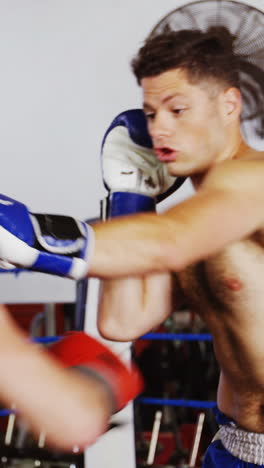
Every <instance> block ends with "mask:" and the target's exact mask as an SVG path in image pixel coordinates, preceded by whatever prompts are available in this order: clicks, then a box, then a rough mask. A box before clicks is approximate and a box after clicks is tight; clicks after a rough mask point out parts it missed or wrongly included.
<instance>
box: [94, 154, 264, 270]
mask: <svg viewBox="0 0 264 468" xmlns="http://www.w3.org/2000/svg"><path fill="white" fill-rule="evenodd" d="M263 178H264V161H263V159H259V160H243V161H228V162H226V163H222V164H220V165H219V166H217V167H215V168H214V169H213V170H211V171H210V173H209V174H208V176H207V178H206V180H205V181H204V183H203V185H202V187H201V188H200V190H199V191H198V192H197V194H196V195H194V196H193V197H191V198H189V199H188V200H186V201H184V202H183V203H181V204H179V205H177V206H175V207H174V208H172V209H170V210H168V211H167V212H165V213H163V214H159V215H156V214H139V215H135V216H129V217H124V218H122V219H114V220H112V221H111V222H106V223H99V224H98V225H94V230H95V254H94V256H93V258H92V261H91V265H90V269H89V275H90V276H97V277H102V278H117V277H121V276H131V275H146V274H149V273H160V272H167V271H174V272H178V271H180V270H182V269H183V268H185V267H186V266H187V265H189V264H192V263H194V262H196V261H199V260H201V259H204V258H206V257H208V256H210V255H212V254H214V253H216V252H218V251H219V250H221V249H222V248H224V247H225V246H226V245H228V244H229V243H232V242H234V241H236V240H239V239H242V238H244V237H246V236H248V235H250V234H251V233H253V232H255V231H257V230H258V229H260V228H261V227H262V226H263V223H264V211H263V206H264V190H263Z"/></svg>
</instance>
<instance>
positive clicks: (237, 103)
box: [220, 87, 242, 123]
mask: <svg viewBox="0 0 264 468" xmlns="http://www.w3.org/2000/svg"><path fill="white" fill-rule="evenodd" d="M220 100H221V111H222V115H223V117H224V121H225V122H226V123H230V122H233V121H236V120H238V119H239V117H240V114H241V110H242V97H241V92H240V91H239V89H238V88H235V87H230V88H227V89H225V90H224V91H223V92H222V93H221V96H220Z"/></svg>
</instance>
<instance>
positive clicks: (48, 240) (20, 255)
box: [0, 195, 93, 279]
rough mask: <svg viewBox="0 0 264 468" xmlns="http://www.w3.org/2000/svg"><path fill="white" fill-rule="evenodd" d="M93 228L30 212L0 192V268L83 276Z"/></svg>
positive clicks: (63, 217)
mask: <svg viewBox="0 0 264 468" xmlns="http://www.w3.org/2000/svg"><path fill="white" fill-rule="evenodd" d="M92 247H93V230H92V228H91V227H90V226H88V225H87V224H85V223H83V222H79V221H77V220H75V219H74V218H71V217H69V216H57V215H47V214H35V213H30V212H29V211H28V209H27V207H26V206H25V205H23V204H22V203H20V202H18V201H16V200H13V199H12V198H9V197H7V196H5V195H0V268H2V269H4V270H9V271H12V270H16V269H17V268H26V269H30V270H34V271H40V272H44V273H50V274H53V275H58V276H66V277H69V278H73V279H80V278H83V277H84V276H85V275H86V274H87V271H88V264H89V258H90V254H91V252H92Z"/></svg>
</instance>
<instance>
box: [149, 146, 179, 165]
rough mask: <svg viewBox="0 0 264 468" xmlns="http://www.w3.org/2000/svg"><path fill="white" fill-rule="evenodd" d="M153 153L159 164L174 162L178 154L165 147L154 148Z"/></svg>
mask: <svg viewBox="0 0 264 468" xmlns="http://www.w3.org/2000/svg"><path fill="white" fill-rule="evenodd" d="M154 152H155V154H156V156H157V159H158V160H159V161H161V162H170V161H175V159H177V154H178V151H176V150H174V149H172V148H169V147H167V146H163V147H154Z"/></svg>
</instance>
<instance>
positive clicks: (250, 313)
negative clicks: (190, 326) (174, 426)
mask: <svg viewBox="0 0 264 468" xmlns="http://www.w3.org/2000/svg"><path fill="white" fill-rule="evenodd" d="M141 85H142V88H143V94H144V109H145V113H146V117H147V121H148V129H149V133H150V135H151V137H152V140H153V145H154V147H156V148H157V156H158V157H159V158H160V157H161V156H162V148H166V151H164V160H165V159H166V158H167V155H168V148H170V149H171V154H174V156H175V157H174V159H172V160H169V159H170V158H168V160H167V161H166V162H164V163H165V164H167V166H168V169H169V172H170V173H171V174H172V175H176V176H190V177H191V180H192V182H193V184H194V187H195V189H196V194H195V195H194V196H193V197H191V198H190V199H188V200H186V201H184V202H182V203H180V204H179V205H177V206H175V207H173V208H170V209H169V210H168V211H167V212H165V213H163V214H162V215H159V216H156V218H155V215H139V216H137V217H132V218H131V219H128V218H127V220H126V223H124V224H122V223H120V221H118V220H117V221H116V226H119V228H120V232H122V235H123V244H125V247H126V248H125V249H124V250H125V251H126V253H124V252H123V255H125V256H126V272H127V274H128V275H129V274H130V278H129V277H127V278H122V279H121V280H118V279H116V280H115V279H112V280H110V281H109V282H108V280H107V281H106V280H105V281H104V287H103V293H102V301H101V307H100V314H99V327H100V329H101V331H102V333H103V334H104V335H105V336H108V337H110V338H112V339H122V337H123V339H124V340H125V339H134V338H136V337H137V336H139V335H140V334H142V333H144V332H146V331H147V330H151V329H152V328H153V327H155V326H157V325H158V324H159V323H161V321H162V320H164V319H165V318H166V317H167V316H168V315H169V313H170V312H171V311H172V310H175V309H176V308H177V306H178V305H179V304H180V303H181V301H184V303H188V304H189V306H190V307H191V308H192V310H193V311H196V313H198V314H199V315H200V316H201V317H202V318H203V320H204V321H205V322H206V324H207V326H208V328H209V331H210V332H211V333H212V335H213V338H214V347H215V353H216V357H217V360H218V362H219V365H220V368H221V376H220V382H219V388H218V405H219V407H220V409H221V410H222V411H223V412H224V413H226V414H227V415H228V416H230V417H231V418H233V419H234V420H235V421H237V423H238V424H239V425H240V426H241V427H243V428H245V429H248V430H250V431H254V432H264V417H263V416H264V410H263V408H264V367H263V361H264V341H263V329H264V314H263V308H264V293H263V277H264V211H263V206H264V190H263V180H264V153H263V152H257V151H255V150H253V149H252V148H250V147H249V146H248V145H247V144H246V143H245V142H244V140H243V137H242V135H241V132H240V120H239V118H240V112H241V97H240V93H239V91H238V90H237V89H235V88H227V89H218V88H217V86H218V85H217V84H216V83H210V82H209V83H208V82H207V83H201V85H197V84H196V85H195V84H191V83H190V82H189V81H188V80H187V77H186V75H185V73H184V71H183V70H177V69H173V70H170V71H168V72H165V73H162V74H160V75H157V76H155V77H150V78H143V79H142V81H141ZM165 153H166V154H165ZM116 230H117V231H119V229H116ZM97 233H98V242H100V227H99V229H98V231H96V234H97ZM109 234H110V239H111V235H112V236H113V237H114V236H115V235H116V234H115V228H114V225H112V224H111V223H110V225H109ZM132 239H133V242H132ZM129 240H130V243H129ZM140 241H141V248H140V245H139V242H140ZM121 246H122V240H121V237H120V245H119V250H118V249H116V251H115V259H116V260H115V266H114V273H115V275H116V277H118V275H119V276H120V277H121V276H122V275H123V271H122V266H121V261H120V262H119V261H118V258H119V256H120V257H121ZM128 246H130V248H128ZM139 253H140V254H139ZM130 257H131V258H130ZM98 258H99V257H98ZM96 266H97V265H96V264H95V265H94V268H95V269H96ZM169 272H174V274H173V275H172V276H171V275H170V273H169ZM140 273H141V274H140ZM175 273H176V275H175ZM153 274H156V275H160V277H158V276H157V277H156V280H157V282H156V283H155V277H154V278H153ZM161 278H162V281H163V285H162V284H160V287H158V283H159V280H160V279H161ZM152 281H154V282H153V284H155V287H154V288H152V286H151V282H152ZM157 288H158V293H159V296H158V297H159V300H158V302H157V305H156V302H155V301H153V300H152V298H153V297H157ZM173 289H174V297H176V302H177V303H176V304H175V302H174V298H173ZM135 290H137V291H140V294H138V295H137V298H136V299H134V300H133V297H134V295H133V291H135ZM168 294H169V295H170V300H168ZM108 299H109V300H108ZM113 299H114V300H113ZM112 300H113V304H114V307H112V306H111V301H112ZM163 301H164V303H165V307H164V308H162V302H163ZM106 304H107V307H106ZM149 304H151V305H152V306H151V307H150V306H149ZM121 317H122V319H120V318H121Z"/></svg>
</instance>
